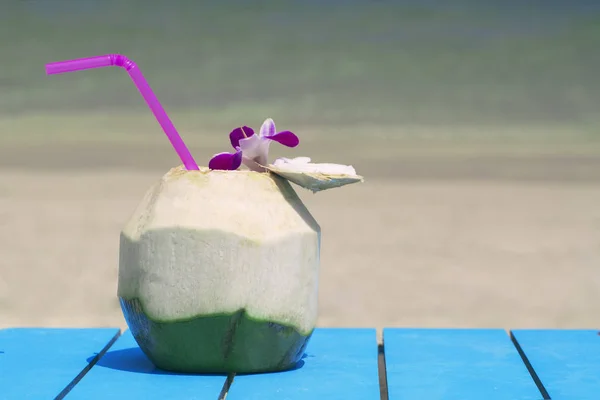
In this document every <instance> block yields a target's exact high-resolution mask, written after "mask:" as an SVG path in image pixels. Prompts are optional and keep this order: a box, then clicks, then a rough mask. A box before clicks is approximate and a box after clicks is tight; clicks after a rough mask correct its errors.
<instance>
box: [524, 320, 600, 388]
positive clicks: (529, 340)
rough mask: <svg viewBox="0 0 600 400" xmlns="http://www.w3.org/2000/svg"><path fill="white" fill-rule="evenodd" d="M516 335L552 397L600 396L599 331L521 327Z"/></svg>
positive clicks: (527, 358)
mask: <svg viewBox="0 0 600 400" xmlns="http://www.w3.org/2000/svg"><path fill="white" fill-rule="evenodd" d="M512 335H513V337H514V339H515V341H516V343H517V345H518V347H519V348H520V350H521V351H522V353H523V355H524V357H525V358H526V360H527V362H528V363H529V364H530V366H531V368H532V370H533V371H534V376H535V377H536V378H538V379H539V382H540V384H541V386H542V387H543V390H542V391H545V392H546V396H547V397H548V398H551V399H552V400H564V399H569V400H572V399H577V400H587V399H590V400H591V399H593V400H597V399H598V398H600V336H599V335H598V331H597V330H569V329H560V330H559V329H548V330H545V329H544V330H542V329H517V330H513V331H512Z"/></svg>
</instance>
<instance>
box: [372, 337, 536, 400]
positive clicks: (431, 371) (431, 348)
mask: <svg viewBox="0 0 600 400" xmlns="http://www.w3.org/2000/svg"><path fill="white" fill-rule="evenodd" d="M383 339H384V351H385V361H386V370H387V386H388V393H389V399H390V400H400V399H402V400H422V399H427V400H451V399H457V400H471V399H473V400H481V399H486V400H496V399H497V400H507V399H511V400H521V399H522V400H525V399H532V400H539V399H543V397H542V394H541V393H540V391H539V389H538V388H537V386H536V384H535V382H534V380H533V378H532V377H531V375H530V374H529V372H528V370H527V367H526V366H525V364H524V363H523V360H522V359H521V357H520V355H519V353H518V351H517V349H516V348H515V346H514V345H513V343H512V342H511V340H510V337H509V335H508V333H507V332H505V331H504V330H502V329H400V328H386V329H384V330H383Z"/></svg>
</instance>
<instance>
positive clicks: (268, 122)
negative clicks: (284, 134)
mask: <svg viewBox="0 0 600 400" xmlns="http://www.w3.org/2000/svg"><path fill="white" fill-rule="evenodd" d="M275 132H277V131H276V130H275V122H274V121H273V120H272V119H271V118H267V119H265V122H263V124H262V126H261V127H260V136H262V137H265V136H273V135H274V134H275Z"/></svg>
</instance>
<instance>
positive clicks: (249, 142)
mask: <svg viewBox="0 0 600 400" xmlns="http://www.w3.org/2000/svg"><path fill="white" fill-rule="evenodd" d="M270 143H271V141H270V140H269V139H263V138H262V137H260V136H258V135H256V134H254V135H252V136H250V137H248V138H245V139H240V148H241V149H242V156H243V158H247V159H249V160H252V161H256V162H257V163H259V164H260V165H266V164H267V160H268V156H269V144H270Z"/></svg>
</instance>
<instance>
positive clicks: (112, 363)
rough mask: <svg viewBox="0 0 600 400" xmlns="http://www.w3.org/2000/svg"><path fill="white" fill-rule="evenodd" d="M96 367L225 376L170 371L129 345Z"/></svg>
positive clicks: (91, 358)
mask: <svg viewBox="0 0 600 400" xmlns="http://www.w3.org/2000/svg"><path fill="white" fill-rule="evenodd" d="M97 356H98V354H97V353H96V354H94V355H93V356H92V357H89V358H87V359H86V361H87V362H88V363H91V362H93V361H94V359H95V358H96V357H97ZM307 357H312V356H309V355H307V354H306V353H304V354H303V355H302V357H301V359H300V360H299V361H298V362H297V363H296V364H295V365H294V367H292V368H290V369H287V370H285V371H278V372H264V373H268V374H277V373H285V372H288V371H295V370H298V369H300V368H302V367H303V366H304V358H307ZM94 367H95V368H96V367H103V368H110V369H114V370H117V371H124V372H133V373H138V374H150V375H197V376H222V377H227V375H228V374H226V373H218V374H208V373H184V372H171V371H165V370H162V369H160V368H157V367H156V366H155V365H154V364H152V362H151V361H150V359H149V358H148V357H147V356H146V355H145V354H144V352H143V351H142V350H141V349H140V348H139V347H129V348H127V349H122V350H112V351H108V352H106V353H105V354H104V356H102V357H101V358H100V359H99V360H98V361H97V362H96V365H95V366H94ZM236 375H254V374H236Z"/></svg>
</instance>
